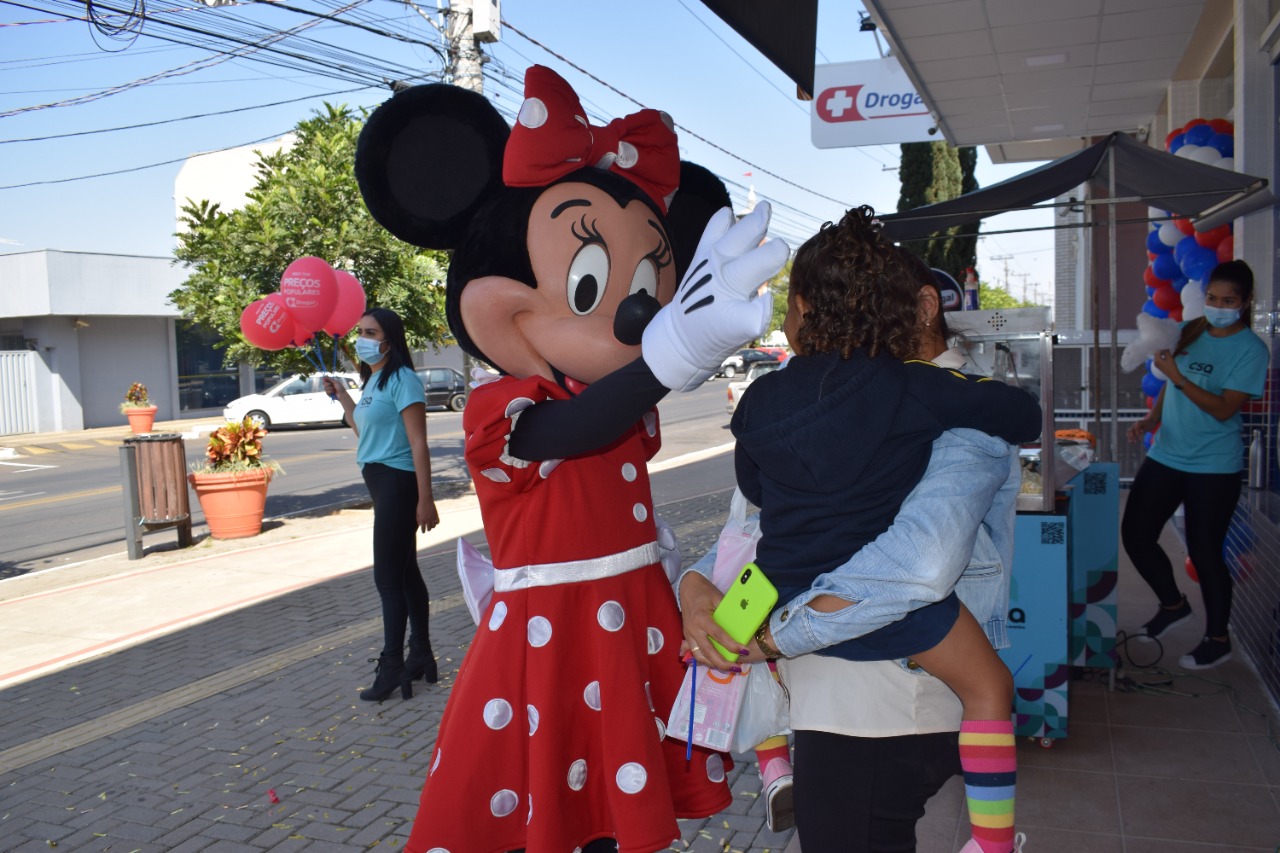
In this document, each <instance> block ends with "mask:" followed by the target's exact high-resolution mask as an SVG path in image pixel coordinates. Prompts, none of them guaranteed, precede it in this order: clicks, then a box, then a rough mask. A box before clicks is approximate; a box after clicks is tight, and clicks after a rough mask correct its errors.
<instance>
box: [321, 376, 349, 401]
mask: <svg viewBox="0 0 1280 853" xmlns="http://www.w3.org/2000/svg"><path fill="white" fill-rule="evenodd" d="M320 382H321V384H322V385H324V392H325V393H326V394H328V395H329V396H330V397H334V398H336V399H338V400H339V401H340V400H341V399H342V397H339V396H338V395H339V394H342V396H343V397H345V396H346V390H347V389H346V388H344V387H343V386H342V384H341V383H339V382H338V380H337V377H334V376H321V377H320Z"/></svg>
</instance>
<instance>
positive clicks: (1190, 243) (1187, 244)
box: [1173, 235, 1200, 264]
mask: <svg viewBox="0 0 1280 853" xmlns="http://www.w3.org/2000/svg"><path fill="white" fill-rule="evenodd" d="M1199 245H1200V244H1199V243H1197V242H1196V238H1195V237H1192V236H1190V235H1187V236H1186V237H1183V238H1182V239H1181V240H1179V241H1178V242H1177V244H1176V245H1175V246H1174V247H1173V259H1174V260H1175V261H1177V262H1178V263H1179V264H1181V263H1182V262H1183V260H1185V259H1186V257H1187V252H1189V251H1191V250H1192V249H1194V248H1196V247H1197V246H1199Z"/></svg>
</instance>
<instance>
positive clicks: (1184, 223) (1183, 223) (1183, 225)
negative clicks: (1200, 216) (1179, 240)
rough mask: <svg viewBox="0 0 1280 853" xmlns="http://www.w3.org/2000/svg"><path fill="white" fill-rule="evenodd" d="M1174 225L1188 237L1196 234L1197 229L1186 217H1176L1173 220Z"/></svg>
mask: <svg viewBox="0 0 1280 853" xmlns="http://www.w3.org/2000/svg"><path fill="white" fill-rule="evenodd" d="M1173 224H1174V226H1175V227H1176V228H1177V229H1178V230H1179V231H1181V232H1182V233H1183V234H1186V235H1187V236H1188V237H1190V236H1191V235H1193V234H1195V233H1196V227H1195V226H1194V225H1192V224H1191V220H1190V219H1187V217H1185V216H1175V217H1174V218H1173Z"/></svg>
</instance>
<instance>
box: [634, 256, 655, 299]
mask: <svg viewBox="0 0 1280 853" xmlns="http://www.w3.org/2000/svg"><path fill="white" fill-rule="evenodd" d="M640 292H644V293H647V294H649V295H650V296H652V297H653V298H654V299H657V298H658V268H657V267H656V266H654V264H653V261H651V260H649V259H648V258H645V259H643V260H642V261H640V263H639V264H638V265H637V266H636V271H635V274H634V275H632V276H631V290H630V291H628V292H627V295H628V296H630V295H631V294H633V293H640Z"/></svg>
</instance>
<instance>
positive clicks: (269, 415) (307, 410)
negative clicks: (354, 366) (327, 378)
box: [222, 373, 360, 427]
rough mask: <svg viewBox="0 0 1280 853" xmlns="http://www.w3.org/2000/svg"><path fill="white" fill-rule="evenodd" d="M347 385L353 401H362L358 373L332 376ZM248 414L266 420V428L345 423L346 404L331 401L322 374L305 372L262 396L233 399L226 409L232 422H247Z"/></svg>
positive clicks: (264, 424) (290, 377)
mask: <svg viewBox="0 0 1280 853" xmlns="http://www.w3.org/2000/svg"><path fill="white" fill-rule="evenodd" d="M332 375H335V376H338V377H339V378H340V379H341V380H342V381H344V382H346V384H347V393H348V394H350V395H351V399H353V400H357V401H358V400H359V399H360V376H359V374H355V373H338V374H332ZM245 415H252V416H253V417H255V418H257V419H259V420H260V421H262V425H263V426H265V427H271V426H273V425H276V426H278V425H280V424H289V425H295V424H332V425H334V426H338V425H341V424H342V405H341V404H340V403H339V402H338V401H337V400H331V399H329V395H328V394H326V393H325V391H324V385H323V384H322V383H321V374H319V373H313V374H311V375H310V376H306V375H303V374H301V373H297V374H294V375H293V376H289V377H286V378H284V379H281V380H280V381H279V382H277V383H276V384H275V385H272V386H271V387H270V388H268V389H267V390H266V391H263V392H262V393H261V394H250V395H249V396H247V397H240V398H238V399H235V400H232V401H231V402H230V403H228V404H227V407H226V408H225V409H223V410H222V416H223V417H225V418H226V419H227V420H229V421H239V420H243V419H244V417H245Z"/></svg>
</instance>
